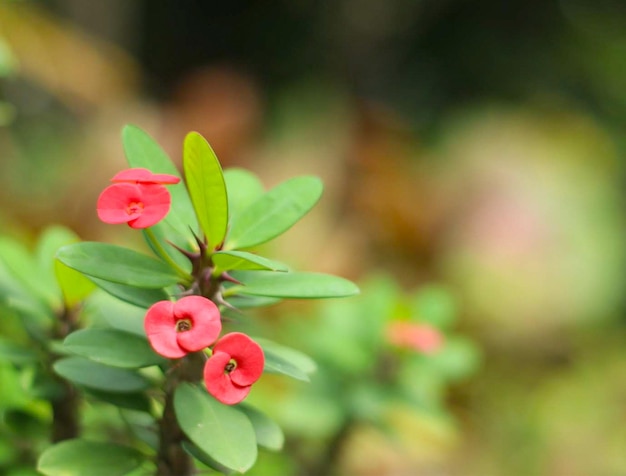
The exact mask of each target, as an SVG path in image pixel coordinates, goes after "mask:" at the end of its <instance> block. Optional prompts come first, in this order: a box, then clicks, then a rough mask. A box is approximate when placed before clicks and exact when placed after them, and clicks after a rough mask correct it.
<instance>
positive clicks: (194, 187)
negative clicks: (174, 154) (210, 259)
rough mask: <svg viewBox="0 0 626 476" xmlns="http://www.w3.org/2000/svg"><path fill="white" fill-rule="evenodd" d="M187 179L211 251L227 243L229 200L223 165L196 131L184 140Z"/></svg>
mask: <svg viewBox="0 0 626 476" xmlns="http://www.w3.org/2000/svg"><path fill="white" fill-rule="evenodd" d="M183 168H184V170H185V180H186V181H187V187H188V188H189V194H190V195H191V202H192V203H193V206H194V208H195V210H196V215H197V217H198V222H199V223H200V228H202V231H203V232H204V234H205V236H206V239H207V243H208V246H209V250H213V249H215V248H216V247H217V246H218V245H220V244H222V242H223V241H224V236H226V228H227V226H228V197H227V196H226V184H225V182H224V175H223V174H222V166H221V165H220V162H219V160H217V156H216V155H215V152H213V149H211V146H210V145H209V143H208V142H207V141H206V140H205V139H204V137H202V136H201V135H200V134H198V133H197V132H190V133H189V134H187V137H185V144H184V148H183Z"/></svg>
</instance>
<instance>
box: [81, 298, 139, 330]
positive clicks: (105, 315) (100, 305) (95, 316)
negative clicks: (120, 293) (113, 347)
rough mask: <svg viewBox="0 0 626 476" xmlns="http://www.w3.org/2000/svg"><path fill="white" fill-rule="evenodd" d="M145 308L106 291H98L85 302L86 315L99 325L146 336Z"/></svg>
mask: <svg viewBox="0 0 626 476" xmlns="http://www.w3.org/2000/svg"><path fill="white" fill-rule="evenodd" d="M145 314H146V310H145V308H142V307H138V306H135V305H132V304H129V303H127V302H124V301H120V300H119V299H115V298H114V297H113V296H111V295H109V294H106V293H104V292H96V293H94V294H93V296H91V297H90V298H89V299H88V300H87V302H86V303H85V308H84V315H85V316H86V317H87V318H88V319H89V321H90V322H92V323H93V324H94V325H95V326H98V327H102V326H105V327H112V328H113V329H118V330H121V331H124V332H130V333H131V334H135V335H138V336H140V337H142V338H145V337H146V331H145V329H144V326H143V321H144V316H145Z"/></svg>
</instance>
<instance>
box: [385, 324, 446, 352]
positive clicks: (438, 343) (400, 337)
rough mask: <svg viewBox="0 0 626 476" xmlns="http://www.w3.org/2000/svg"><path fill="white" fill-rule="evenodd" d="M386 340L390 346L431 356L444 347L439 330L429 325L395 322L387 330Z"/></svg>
mask: <svg viewBox="0 0 626 476" xmlns="http://www.w3.org/2000/svg"><path fill="white" fill-rule="evenodd" d="M387 339H388V340H389V342H390V343H391V344H394V345H396V346H398V347H404V348H407V349H411V350H417V351H419V352H422V353H424V354H433V353H435V352H437V351H438V350H439V349H441V347H443V345H444V336H443V334H442V333H441V331H440V330H439V329H437V328H436V327H433V326H431V325H429V324H418V323H415V322H404V321H396V322H392V323H390V324H389V327H388V328H387Z"/></svg>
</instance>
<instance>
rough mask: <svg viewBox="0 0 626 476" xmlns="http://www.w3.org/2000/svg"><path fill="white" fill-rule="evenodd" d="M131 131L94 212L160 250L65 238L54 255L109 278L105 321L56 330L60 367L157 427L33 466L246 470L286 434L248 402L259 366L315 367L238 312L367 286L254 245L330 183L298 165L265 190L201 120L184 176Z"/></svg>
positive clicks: (81, 385)
mask: <svg viewBox="0 0 626 476" xmlns="http://www.w3.org/2000/svg"><path fill="white" fill-rule="evenodd" d="M122 137H123V144H124V150H125V153H126V157H127V159H128V162H129V165H130V167H131V168H129V169H127V170H124V171H121V172H119V173H118V174H116V175H115V176H114V177H113V179H112V184H111V185H109V186H108V187H106V188H105V189H104V191H103V192H102V193H101V195H100V197H99V198H98V202H97V206H96V208H97V213H98V216H99V217H100V219H101V220H102V221H104V222H105V223H110V224H127V225H128V226H130V227H131V228H133V229H138V230H141V232H142V233H143V236H144V237H145V239H146V241H147V243H148V245H149V247H150V248H151V250H152V251H153V253H154V255H155V256H148V255H146V254H143V253H140V252H137V251H134V250H131V249H129V248H125V247H122V246H117V245H112V244H106V243H98V242H77V243H72V244H69V245H66V246H62V247H60V249H58V251H57V253H56V260H57V266H59V267H61V268H62V269H63V270H65V271H64V272H65V273H70V272H72V273H75V272H78V273H79V274H78V273H76V274H77V276H80V278H81V279H83V280H84V279H85V278H86V280H87V282H88V283H89V284H90V285H91V286H93V285H95V286H97V287H98V288H99V289H100V291H99V292H98V293H94V295H93V297H91V296H90V297H87V294H88V293H84V294H81V295H80V299H86V301H85V306H84V308H85V310H86V311H85V312H87V310H89V309H92V310H93V309H94V306H95V308H97V312H98V313H100V314H101V315H102V320H101V321H100V322H93V321H92V324H91V325H86V326H85V325H84V324H85V323H86V322H88V321H89V319H86V320H85V321H84V322H83V321H80V319H79V318H78V319H76V320H75V321H73V322H76V323H78V322H79V321H80V323H81V325H78V324H77V325H75V326H73V327H72V328H71V329H68V330H67V331H66V332H64V333H62V334H59V337H61V338H62V339H63V343H62V345H60V346H57V353H56V354H55V357H54V365H53V370H54V372H55V374H56V375H57V377H58V378H61V379H62V380H63V381H64V382H67V383H68V384H69V385H73V386H75V387H77V388H78V389H80V390H81V391H84V392H87V393H88V394H89V395H90V398H96V399H101V400H103V401H107V402H109V403H113V404H114V405H116V406H118V407H119V408H132V409H134V410H137V409H140V411H141V412H143V415H144V416H143V417H142V418H145V419H147V421H148V422H149V423H148V425H147V427H148V428H150V436H149V437H147V438H144V442H145V443H146V444H144V445H143V446H141V445H140V446H132V445H126V444H119V443H118V442H110V441H94V440H93V439H82V438H79V437H78V436H79V435H78V431H76V432H75V434H73V435H68V436H67V438H61V439H59V440H58V441H59V442H58V443H56V444H54V445H52V446H50V447H48V448H47V449H46V450H45V451H44V452H43V454H42V455H41V457H40V458H39V462H38V470H39V471H40V472H41V473H43V474H46V475H61V474H97V473H98V471H100V473H101V472H102V468H101V465H102V464H105V463H107V462H109V463H110V462H111V461H112V460H114V461H115V465H114V466H111V465H109V466H107V469H106V474H107V475H114V474H127V473H128V472H129V471H132V470H133V469H135V468H138V467H141V468H151V469H148V471H153V472H156V474H158V475H160V476H166V475H169V476H184V475H187V474H193V473H194V472H195V471H196V467H197V466H198V465H199V466H201V467H202V466H203V467H207V466H208V467H209V468H213V469H215V470H218V471H221V472H224V473H231V472H233V471H237V472H245V471H247V470H248V469H249V468H251V467H252V466H253V464H254V462H255V460H256V457H257V446H264V447H267V448H270V449H279V448H280V447H281V446H282V440H283V436H282V432H281V430H280V428H279V427H278V426H277V425H276V424H275V423H274V422H273V421H272V420H271V419H269V418H268V417H267V416H266V415H265V414H264V413H262V412H261V411H260V410H259V409H256V408H254V407H252V406H251V405H250V404H248V403H245V404H243V403H241V402H242V401H243V400H244V399H246V397H247V396H248V395H249V394H250V392H251V391H252V390H253V386H254V384H255V382H257V381H258V380H259V379H260V378H261V377H262V374H263V373H264V372H271V373H280V374H284V375H287V376H291V377H295V378H297V379H306V378H307V374H308V373H309V372H310V371H311V370H312V369H314V367H315V366H314V364H313V363H312V361H311V360H310V359H309V358H308V357H306V356H305V355H304V354H301V353H299V352H298V351H296V350H294V349H289V348H286V347H284V346H282V345H278V344H275V343H273V342H271V341H269V340H266V339H255V338H253V337H251V336H249V335H247V333H246V332H242V331H243V330H245V315H244V314H243V310H245V309H246V308H250V307H256V306H261V305H266V304H268V303H274V302H277V301H280V300H282V299H285V298H330V297H342V296H350V295H354V294H356V293H358V288H357V287H356V286H355V285H354V284H353V283H352V282H350V281H348V280H346V279H343V278H340V277H336V276H332V275H327V274H321V273H309V272H297V271H292V270H291V269H290V268H289V267H288V266H286V265H285V264H283V263H280V262H278V261H274V260H271V259H268V258H265V257H262V256H259V255H258V254H256V253H254V252H252V249H254V248H255V247H256V246H258V245H261V244H263V243H265V242H267V241H269V240H271V239H273V238H274V237H276V236H278V235H280V234H282V233H283V232H285V231H286V230H288V229H289V228H290V227H291V226H292V225H294V224H295V223H296V222H297V221H298V220H300V218H302V217H303V216H304V215H305V214H306V213H307V212H308V211H309V210H310V209H311V208H312V207H313V206H314V205H315V204H316V202H317V201H318V200H319V198H320V196H321V193H322V188H323V187H322V183H321V181H320V180H319V179H318V178H316V177H311V176H303V177H296V178H293V179H290V180H287V181H286V182H283V183H281V184H279V185H278V186H276V187H274V188H273V189H271V190H269V191H267V192H265V191H264V189H263V187H262V185H261V183H260V182H259V180H258V179H257V178H256V177H255V176H254V175H253V174H251V173H249V172H247V171H245V170H241V169H233V170H227V171H222V168H221V166H220V163H219V161H218V159H217V157H216V156H215V154H214V152H213V150H212V149H211V147H210V146H209V144H208V143H207V142H206V140H205V139H204V138H203V137H201V136H200V135H199V134H197V133H194V132H192V133H190V134H188V135H187V137H186V138H185V142H184V148H183V170H184V179H185V180H184V181H183V180H181V176H180V175H179V172H178V170H177V169H176V167H175V166H174V165H173V163H172V162H171V161H170V160H169V158H168V157H167V156H166V154H165V153H164V152H163V150H162V149H161V148H160V147H159V146H158V144H156V143H155V142H154V141H153V140H152V139H151V138H150V137H149V136H148V135H147V134H146V133H145V132H143V131H142V130H140V129H139V128H137V127H134V126H127V127H126V128H125V129H124V131H123V135H122ZM70 287H71V286H70ZM102 292H104V293H106V295H108V297H107V298H103V297H102V296H103V294H102ZM80 299H78V300H80ZM92 299H93V300H94V302H96V303H97V304H92V305H91V307H90V303H91V302H92ZM103 303H104V304H103ZM77 312H78V311H77ZM103 323H104V325H103ZM238 327H240V329H238ZM224 330H227V331H228V332H223V331H224ZM144 433H145V426H144ZM100 473H98V474H100Z"/></svg>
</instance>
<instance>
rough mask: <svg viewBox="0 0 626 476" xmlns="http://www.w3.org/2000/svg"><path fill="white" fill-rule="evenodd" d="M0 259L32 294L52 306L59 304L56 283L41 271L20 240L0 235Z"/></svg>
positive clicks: (59, 299)
mask: <svg viewBox="0 0 626 476" xmlns="http://www.w3.org/2000/svg"><path fill="white" fill-rule="evenodd" d="M0 261H2V262H3V263H4V264H5V265H6V267H7V269H8V270H9V272H10V273H11V275H12V276H13V277H14V278H15V279H16V280H17V281H19V283H20V285H21V286H22V287H23V288H24V289H26V290H28V292H29V293H30V294H31V295H32V296H36V297H39V298H40V299H42V300H44V301H45V302H46V303H47V304H48V305H49V306H52V307H57V306H59V305H60V303H61V296H60V295H59V287H58V285H57V283H56V282H55V280H54V279H53V277H51V276H50V275H49V274H46V273H42V272H41V269H40V268H39V266H38V263H37V261H36V260H35V259H34V258H33V257H32V256H31V255H30V253H29V252H28V250H27V249H26V247H25V246H24V245H22V244H21V243H20V242H18V241H16V240H12V239H9V238H7V237H0Z"/></svg>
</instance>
